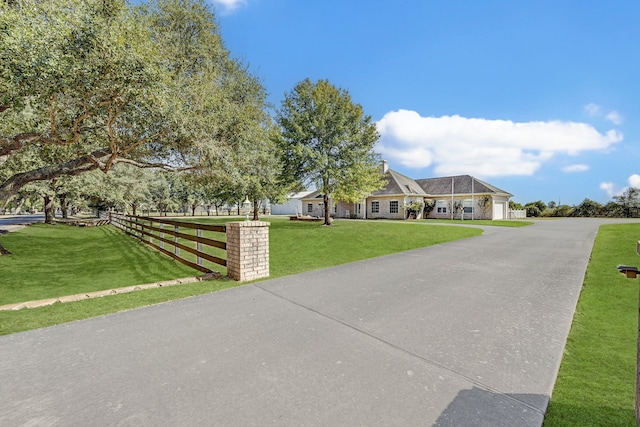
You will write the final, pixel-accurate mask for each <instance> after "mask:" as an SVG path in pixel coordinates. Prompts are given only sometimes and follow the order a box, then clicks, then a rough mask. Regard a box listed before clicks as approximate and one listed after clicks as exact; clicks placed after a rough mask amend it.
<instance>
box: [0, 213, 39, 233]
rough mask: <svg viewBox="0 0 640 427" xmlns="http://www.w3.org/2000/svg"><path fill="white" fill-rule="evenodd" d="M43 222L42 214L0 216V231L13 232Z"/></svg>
mask: <svg viewBox="0 0 640 427" xmlns="http://www.w3.org/2000/svg"><path fill="white" fill-rule="evenodd" d="M37 222H44V215H43V214H34V215H6V216H5V215H0V231H14V230H17V229H19V228H20V227H23V226H25V225H29V224H34V223H37Z"/></svg>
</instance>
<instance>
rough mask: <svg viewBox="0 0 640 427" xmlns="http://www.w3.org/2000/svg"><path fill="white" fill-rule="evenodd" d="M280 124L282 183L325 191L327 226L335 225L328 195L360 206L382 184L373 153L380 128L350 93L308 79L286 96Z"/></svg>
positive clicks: (325, 221) (325, 81)
mask: <svg viewBox="0 0 640 427" xmlns="http://www.w3.org/2000/svg"><path fill="white" fill-rule="evenodd" d="M277 122H278V124H279V125H280V127H281V131H282V134H281V138H280V140H279V143H280V145H281V149H280V152H281V155H282V162H283V165H284V170H283V176H284V179H285V180H289V181H290V182H298V183H302V184H312V185H315V187H316V188H317V189H318V190H319V191H320V192H322V194H323V201H324V224H325V225H330V224H331V217H330V213H331V205H330V202H329V198H330V197H331V198H333V200H334V201H335V200H344V201H348V202H356V201H359V200H362V199H363V198H364V197H366V196H367V195H368V194H370V193H371V192H373V191H375V190H377V189H379V188H381V187H382V186H383V178H382V175H381V174H380V173H379V170H378V165H379V159H378V156H377V154H376V153H375V152H374V151H373V146H374V144H375V143H376V141H377V140H378V138H379V135H378V132H377V130H376V126H375V124H374V123H372V122H371V117H370V116H365V115H364V113H363V110H362V107H361V106H360V105H358V104H354V103H353V102H352V101H351V97H350V96H349V93H348V92H347V91H345V90H343V89H338V88H336V87H334V86H333V85H332V84H331V83H329V81H328V80H319V81H318V82H316V83H312V82H311V81H310V80H309V79H305V80H304V81H302V82H300V83H298V84H297V85H296V86H295V87H294V89H293V90H292V91H291V92H290V93H289V94H287V95H286V96H285V99H284V101H283V102H282V107H281V109H280V111H279V112H278V117H277Z"/></svg>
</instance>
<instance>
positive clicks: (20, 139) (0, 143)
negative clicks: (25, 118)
mask: <svg viewBox="0 0 640 427" xmlns="http://www.w3.org/2000/svg"><path fill="white" fill-rule="evenodd" d="M41 139H42V135H41V134H39V133H33V132H29V133H21V134H18V135H16V136H14V137H13V138H0V157H4V156H8V155H9V154H11V153H13V152H14V151H18V150H20V149H21V148H22V147H24V146H25V145H27V144H28V143H30V142H37V141H40V140H41Z"/></svg>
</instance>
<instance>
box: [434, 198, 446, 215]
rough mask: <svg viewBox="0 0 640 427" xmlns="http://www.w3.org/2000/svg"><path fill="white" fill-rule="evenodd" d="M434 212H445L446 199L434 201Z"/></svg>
mask: <svg viewBox="0 0 640 427" xmlns="http://www.w3.org/2000/svg"><path fill="white" fill-rule="evenodd" d="M436 212H437V213H439V214H444V213H447V201H446V200H438V201H437V202H436Z"/></svg>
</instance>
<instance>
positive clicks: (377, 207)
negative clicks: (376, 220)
mask: <svg viewBox="0 0 640 427" xmlns="http://www.w3.org/2000/svg"><path fill="white" fill-rule="evenodd" d="M371 213H380V202H371Z"/></svg>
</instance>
